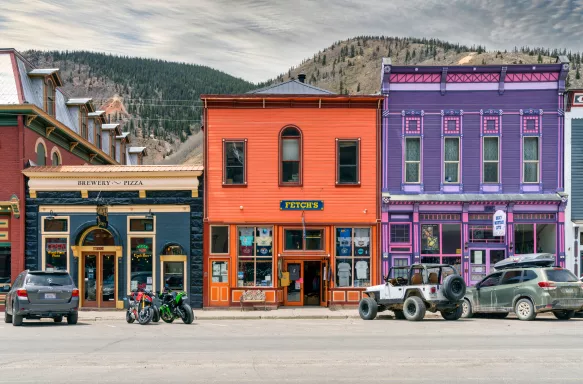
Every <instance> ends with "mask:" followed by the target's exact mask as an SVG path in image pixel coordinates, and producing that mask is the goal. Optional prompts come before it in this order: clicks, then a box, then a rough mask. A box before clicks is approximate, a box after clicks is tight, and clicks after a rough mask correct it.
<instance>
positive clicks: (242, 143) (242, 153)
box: [223, 140, 247, 185]
mask: <svg viewBox="0 0 583 384" xmlns="http://www.w3.org/2000/svg"><path fill="white" fill-rule="evenodd" d="M246 152H247V141H246V140H224V141H223V153H224V169H223V175H224V176H223V184H226V185H244V184H247V178H246V169H245V165H246V154H247V153H246Z"/></svg>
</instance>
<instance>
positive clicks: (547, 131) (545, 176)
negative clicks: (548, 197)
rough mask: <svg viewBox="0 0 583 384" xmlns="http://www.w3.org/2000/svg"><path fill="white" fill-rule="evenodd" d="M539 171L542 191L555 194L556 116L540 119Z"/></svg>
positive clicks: (556, 186)
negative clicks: (540, 147) (540, 146)
mask: <svg viewBox="0 0 583 384" xmlns="http://www.w3.org/2000/svg"><path fill="white" fill-rule="evenodd" d="M541 121H542V124H541V127H542V153H541V156H540V160H541V163H540V164H541V171H542V182H543V190H544V191H545V192H556V191H557V188H558V185H557V184H558V171H559V170H558V168H559V167H558V156H559V134H558V129H559V123H558V119H557V116H553V115H547V116H543V117H542V120H541Z"/></svg>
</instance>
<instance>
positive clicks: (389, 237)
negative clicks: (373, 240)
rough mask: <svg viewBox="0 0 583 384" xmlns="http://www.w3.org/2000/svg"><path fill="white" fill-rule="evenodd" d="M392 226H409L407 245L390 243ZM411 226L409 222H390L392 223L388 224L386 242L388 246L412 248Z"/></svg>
mask: <svg viewBox="0 0 583 384" xmlns="http://www.w3.org/2000/svg"><path fill="white" fill-rule="evenodd" d="M393 225H407V226H409V242H407V243H393V242H391V227H392V226H393ZM411 226H412V224H411V223H410V222H392V223H389V233H388V235H389V236H388V239H389V241H388V243H389V244H390V245H399V246H409V247H412V246H413V240H412V238H413V236H411V235H412V231H411Z"/></svg>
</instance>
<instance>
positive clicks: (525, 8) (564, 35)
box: [0, 0, 583, 81]
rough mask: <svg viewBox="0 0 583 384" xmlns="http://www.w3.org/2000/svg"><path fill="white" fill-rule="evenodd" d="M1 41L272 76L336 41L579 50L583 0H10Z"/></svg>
mask: <svg viewBox="0 0 583 384" xmlns="http://www.w3.org/2000/svg"><path fill="white" fill-rule="evenodd" d="M2 3H3V7H2V8H3V12H2V15H1V17H0V46H4V47H9V46H11V47H15V48H17V49H20V50H25V49H31V48H34V49H51V50H53V49H58V50H65V49H69V50H80V49H86V50H95V51H104V52H109V53H115V54H121V55H129V56H141V57H153V58H160V59H166V60H175V61H182V62H190V63H197V64H203V65H209V66H211V67H214V68H217V69H221V70H223V71H225V72H228V73H231V74H233V75H236V76H240V77H243V78H245V79H248V80H251V81H263V80H266V79H267V78H271V77H274V76H276V75H278V74H279V73H282V72H285V71H287V69H288V68H289V67H290V66H292V65H296V64H298V63H300V62H301V61H302V60H303V59H305V58H307V57H311V56H312V55H313V54H314V53H315V52H317V51H319V50H321V49H323V48H325V47H327V46H329V45H330V44H331V43H333V42H334V41H337V40H343V39H346V38H349V37H353V36H357V35H385V36H394V35H398V36H415V37H435V38H439V39H442V40H449V41H451V42H459V43H462V44H468V45H471V44H482V45H484V44H485V45H486V46H487V47H488V48H490V49H511V48H512V47H514V46H522V45H530V46H545V47H552V48H555V47H557V48H563V47H565V48H568V49H580V41H581V38H582V37H583V29H582V28H581V20H582V19H583V0H553V1H549V0H483V1H480V2H478V1H475V0H450V1H448V2H447V4H445V3H446V1H444V0H390V1H388V0H369V1H367V2H363V1H360V0H327V1H321V0H170V1H161V0H139V1H138V0H123V1H118V2H117V3H116V2H112V1H103V0H44V1H40V0H33V1H31V0H28V1H25V0H2Z"/></svg>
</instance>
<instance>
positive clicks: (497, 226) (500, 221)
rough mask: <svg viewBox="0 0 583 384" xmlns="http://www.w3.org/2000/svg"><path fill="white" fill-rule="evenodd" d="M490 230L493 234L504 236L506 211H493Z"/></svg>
mask: <svg viewBox="0 0 583 384" xmlns="http://www.w3.org/2000/svg"><path fill="white" fill-rule="evenodd" d="M492 232H493V235H494V236H500V237H501V236H506V212H504V211H502V210H498V211H496V213H494V219H493V220H492Z"/></svg>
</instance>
